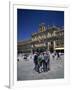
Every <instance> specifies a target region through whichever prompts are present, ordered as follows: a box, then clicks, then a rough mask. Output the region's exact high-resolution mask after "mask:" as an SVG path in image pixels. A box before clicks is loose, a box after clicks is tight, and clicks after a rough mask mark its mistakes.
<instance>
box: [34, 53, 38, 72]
mask: <svg viewBox="0 0 72 90" xmlns="http://www.w3.org/2000/svg"><path fill="white" fill-rule="evenodd" d="M37 60H38V54H37V52H35V54H34V65H35V66H34V70H36V71H37V65H38V61H37Z"/></svg>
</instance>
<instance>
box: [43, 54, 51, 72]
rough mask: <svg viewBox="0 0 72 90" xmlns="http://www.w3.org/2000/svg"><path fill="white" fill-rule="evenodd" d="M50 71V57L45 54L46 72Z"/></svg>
mask: <svg viewBox="0 0 72 90" xmlns="http://www.w3.org/2000/svg"><path fill="white" fill-rule="evenodd" d="M48 70H50V57H49V55H48V54H47V53H44V72H46V71H48Z"/></svg>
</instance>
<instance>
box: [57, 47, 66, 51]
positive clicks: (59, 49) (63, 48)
mask: <svg viewBox="0 0 72 90" xmlns="http://www.w3.org/2000/svg"><path fill="white" fill-rule="evenodd" d="M55 50H64V47H62V48H55Z"/></svg>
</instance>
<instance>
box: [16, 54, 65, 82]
mask: <svg viewBox="0 0 72 90" xmlns="http://www.w3.org/2000/svg"><path fill="white" fill-rule="evenodd" d="M33 68H34V63H33V60H32V59H29V60H24V59H22V58H21V59H20V61H18V62H17V80H18V81H22V80H39V79H61V78H64V56H63V55H62V56H61V59H59V60H57V59H56V58H54V59H53V58H52V57H51V56H50V71H48V72H42V73H40V74H39V73H37V72H36V71H35V70H33Z"/></svg>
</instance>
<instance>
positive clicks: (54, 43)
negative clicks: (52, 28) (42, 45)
mask: <svg viewBox="0 0 72 90" xmlns="http://www.w3.org/2000/svg"><path fill="white" fill-rule="evenodd" d="M53 45H54V50H55V47H56V42H55V41H53Z"/></svg>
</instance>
